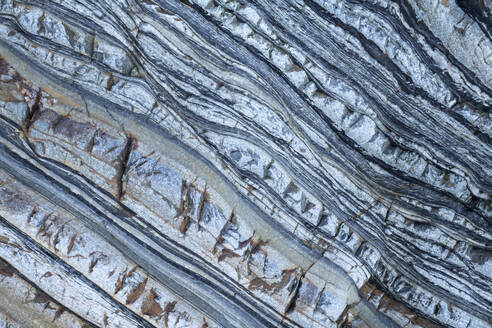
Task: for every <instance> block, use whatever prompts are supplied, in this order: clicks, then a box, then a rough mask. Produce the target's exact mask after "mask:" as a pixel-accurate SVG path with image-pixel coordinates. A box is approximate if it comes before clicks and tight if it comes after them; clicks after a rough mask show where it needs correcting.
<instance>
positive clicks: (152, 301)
mask: <svg viewBox="0 0 492 328" xmlns="http://www.w3.org/2000/svg"><path fill="white" fill-rule="evenodd" d="M156 298H157V293H156V292H155V289H154V288H152V289H151V290H150V291H149V294H147V297H145V300H144V301H143V302H142V307H141V309H140V311H141V312H142V314H144V315H148V316H150V317H156V316H158V315H160V314H162V313H163V312H164V310H163V309H162V307H161V306H160V305H159V303H157V302H156Z"/></svg>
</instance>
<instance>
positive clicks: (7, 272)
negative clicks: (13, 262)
mask: <svg viewBox="0 0 492 328" xmlns="http://www.w3.org/2000/svg"><path fill="white" fill-rule="evenodd" d="M0 275H2V276H4V277H12V276H13V275H14V271H13V270H12V269H11V268H10V267H9V266H8V265H7V263H5V262H4V261H2V260H0Z"/></svg>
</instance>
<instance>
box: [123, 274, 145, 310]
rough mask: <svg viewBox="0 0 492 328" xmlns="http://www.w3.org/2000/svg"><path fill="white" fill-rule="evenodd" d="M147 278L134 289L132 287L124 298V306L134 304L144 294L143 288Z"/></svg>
mask: <svg viewBox="0 0 492 328" xmlns="http://www.w3.org/2000/svg"><path fill="white" fill-rule="evenodd" d="M147 281H148V278H145V279H144V281H142V282H141V283H139V284H138V285H137V286H136V287H134V288H133V289H132V290H131V291H130V293H129V294H128V296H127V298H126V304H132V303H134V302H135V301H136V300H137V299H138V298H139V297H140V296H141V295H142V293H143V292H144V290H145V286H146V285H147Z"/></svg>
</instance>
